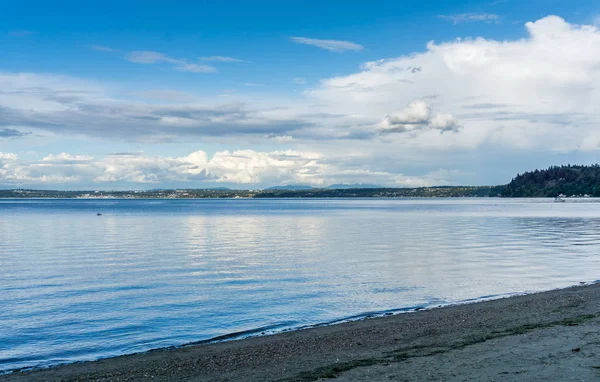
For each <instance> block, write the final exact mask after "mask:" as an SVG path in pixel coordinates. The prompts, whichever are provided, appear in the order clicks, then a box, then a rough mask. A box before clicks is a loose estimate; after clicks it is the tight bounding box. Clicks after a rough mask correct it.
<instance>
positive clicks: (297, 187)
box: [265, 184, 314, 191]
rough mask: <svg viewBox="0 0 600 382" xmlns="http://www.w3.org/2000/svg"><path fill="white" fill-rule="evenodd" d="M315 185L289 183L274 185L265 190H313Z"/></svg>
mask: <svg viewBox="0 0 600 382" xmlns="http://www.w3.org/2000/svg"><path fill="white" fill-rule="evenodd" d="M313 189H314V187H311V186H302V185H299V184H289V185H286V186H274V187H269V188H265V190H268V191H275V190H282V191H301V190H313Z"/></svg>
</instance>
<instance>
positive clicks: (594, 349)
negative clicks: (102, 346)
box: [0, 284, 600, 381]
mask: <svg viewBox="0 0 600 382" xmlns="http://www.w3.org/2000/svg"><path fill="white" fill-rule="evenodd" d="M599 329H600V284H592V285H584V286H576V287H571V288H566V289H560V290H554V291H548V292H542V293H536V294H530V295H524V296H516V297H509V298H503V299H499V300H493V301H485V302H478V303H472V304H465V305H456V306H450V307H444V308H437V309H431V310H423V311H418V312H414V313H407V314H399V315H395V316H387V317H381V318H373V319H367V320H362V321H355V322H348V323H343V324H337V325H331V326H323V327H317V328H312V329H306V330H298V331H291V332H285V333H279V334H274V335H268V336H262V337H254V338H247V339H243V340H237V341H229V342H221V343H212V344H202V345H194V346H187V347H182V348H175V349H173V348H171V349H162V350H156V351H151V352H148V353H142V354H133V355H126V356H121V357H115V358H108V359H103V360H99V361H94V362H82V363H75V364H69V365H62V366H57V367H53V368H49V369H43V370H34V371H25V372H17V373H12V374H7V375H2V376H0V381H148V380H153V381H318V380H326V379H329V378H337V380H342V381H365V380H369V381H394V380H396V381H427V380H429V381H469V380H472V381H507V380H508V381H510V380H515V381H524V380H525V381H527V380H560V381H563V380H565V381H566V380H575V381H598V380H600V330H599Z"/></svg>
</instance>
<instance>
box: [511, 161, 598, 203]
mask: <svg viewBox="0 0 600 382" xmlns="http://www.w3.org/2000/svg"><path fill="white" fill-rule="evenodd" d="M559 194H564V195H567V196H573V195H575V196H584V195H590V196H600V165H598V164H595V165H592V166H571V165H567V166H552V167H549V168H548V169H546V170H535V171H529V172H526V173H524V174H520V175H517V177H516V178H514V179H513V180H512V181H511V182H510V183H509V184H508V185H507V186H506V188H505V189H504V191H503V192H502V196H506V197H540V196H546V197H553V196H557V195H559Z"/></svg>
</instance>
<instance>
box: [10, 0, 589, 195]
mask: <svg viewBox="0 0 600 382" xmlns="http://www.w3.org/2000/svg"><path fill="white" fill-rule="evenodd" d="M599 27H600V3H598V2H596V1H591V0H571V1H563V0H543V1H542V0H532V1H517V0H495V1H494V0H489V1H463V0H461V1H455V0H445V1H421V2H409V1H377V0H374V1H370V2H364V1H360V2H359V1H348V0H346V1H335V0H331V1H312V0H303V1H296V0H289V1H275V0H272V1H266V0H264V1H261V0H255V1H241V0H239V1H234V0H230V1H217V0H214V1H183V0H181V1H153V0H144V1H141V0H140V1H135V0H131V1H126V2H124V1H110V0H104V1H95V0H90V1H86V2H82V1H60V0H57V1H53V2H48V1H32V0H21V1H18V2H16V1H12V2H5V3H3V5H2V12H0V52H1V53H0V187H1V188H44V189H103V190H118V189H154V188H208V187H230V188H237V189H252V188H264V187H270V186H276V185H290V184H293V185H310V186H314V187H323V186H328V185H330V184H340V183H343V184H357V183H364V184H377V185H381V186H390V187H421V186H435V185H494V184H505V183H508V182H509V181H510V180H511V179H512V178H513V177H514V176H515V175H516V174H517V173H522V172H525V171H528V170H533V169H536V168H544V167H548V166H551V165H560V164H592V163H596V162H599V161H600V155H599V153H600V152H599V149H600V124H599V123H600V108H598V107H597V105H599V104H600V87H599V86H600V29H599Z"/></svg>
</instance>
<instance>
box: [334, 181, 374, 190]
mask: <svg viewBox="0 0 600 382" xmlns="http://www.w3.org/2000/svg"><path fill="white" fill-rule="evenodd" d="M327 188H328V189H336V190H347V189H352V188H383V187H381V186H378V185H376V184H364V183H355V184H345V183H338V184H332V185H331V186H329V187H327Z"/></svg>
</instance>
